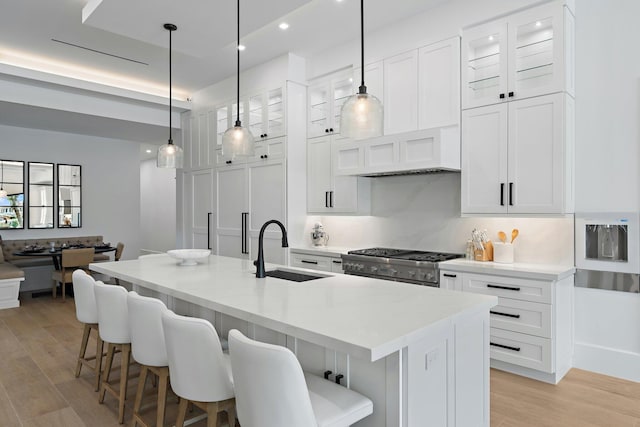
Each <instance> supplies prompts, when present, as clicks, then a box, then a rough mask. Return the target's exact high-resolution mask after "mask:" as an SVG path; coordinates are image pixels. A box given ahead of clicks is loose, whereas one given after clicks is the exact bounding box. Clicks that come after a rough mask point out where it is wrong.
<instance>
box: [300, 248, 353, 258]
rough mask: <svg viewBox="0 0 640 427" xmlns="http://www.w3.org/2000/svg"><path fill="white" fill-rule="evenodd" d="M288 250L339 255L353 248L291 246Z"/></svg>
mask: <svg viewBox="0 0 640 427" xmlns="http://www.w3.org/2000/svg"><path fill="white" fill-rule="evenodd" d="M289 250H290V251H294V252H297V253H301V254H308V255H325V256H335V257H339V256H340V255H342V254H346V253H347V252H349V251H351V250H353V248H343V247H340V246H292V247H291V248H289Z"/></svg>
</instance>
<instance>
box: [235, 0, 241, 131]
mask: <svg viewBox="0 0 640 427" xmlns="http://www.w3.org/2000/svg"><path fill="white" fill-rule="evenodd" d="M237 19H238V28H237V30H238V43H237V45H236V51H237V54H238V62H237V67H236V73H237V79H236V96H237V98H236V99H237V101H236V126H237V127H240V126H241V122H240V0H238V16H237Z"/></svg>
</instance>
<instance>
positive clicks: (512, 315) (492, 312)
mask: <svg viewBox="0 0 640 427" xmlns="http://www.w3.org/2000/svg"><path fill="white" fill-rule="evenodd" d="M489 313H491V314H495V315H497V316H504V317H513V318H514V319H519V318H520V315H519V314H510V313H500V312H499V311H492V310H489Z"/></svg>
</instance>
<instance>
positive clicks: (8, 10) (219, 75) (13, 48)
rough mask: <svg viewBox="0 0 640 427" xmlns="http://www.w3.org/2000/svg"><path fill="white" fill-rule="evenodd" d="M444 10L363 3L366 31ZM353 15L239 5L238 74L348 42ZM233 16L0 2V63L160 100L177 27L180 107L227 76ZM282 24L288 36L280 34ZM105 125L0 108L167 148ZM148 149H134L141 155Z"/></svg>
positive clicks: (232, 67) (127, 128)
mask: <svg viewBox="0 0 640 427" xmlns="http://www.w3.org/2000/svg"><path fill="white" fill-rule="evenodd" d="M448 1H450V0H393V1H391V0H367V1H366V2H365V31H375V30H376V29H379V28H381V27H384V26H387V25H389V24H391V23H393V22H396V21H400V20H402V19H406V18H409V17H410V16H413V15H415V14H418V13H421V12H424V11H426V10H428V9H430V8H433V7H435V6H436V5H439V4H442V3H445V2H448ZM359 6H360V2H359V1H358V0H342V1H338V0H277V1H273V0H272V1H267V0H241V43H242V44H244V45H246V46H247V49H246V50H245V51H244V52H243V53H242V55H241V68H242V69H246V68H250V67H253V66H255V65H258V64H260V63H263V62H266V61H268V60H270V59H272V58H275V57H278V56H280V55H282V54H284V53H286V52H292V53H295V54H298V55H300V56H303V57H308V56H310V55H313V54H314V53H317V52H322V51H325V50H327V49H329V48H330V47H332V46H336V45H339V44H341V43H344V42H347V41H351V40H354V39H357V38H358V37H359ZM235 7H236V2H234V1H226V2H220V1H214V0H208V1H207V0H190V1H188V2H185V1H176V0H134V1H131V0H55V1H53V0H0V10H2V13H0V63H7V64H13V65H17V66H22V67H26V68H33V69H38V70H40V71H45V72H47V71H48V72H51V73H54V74H60V75H61V74H65V75H67V76H76V77H77V78H80V79H82V78H86V77H81V76H83V75H84V76H87V75H90V76H92V78H94V79H95V80H94V81H98V82H99V81H100V78H102V77H105V78H107V79H108V80H105V84H107V85H111V86H120V87H123V88H127V89H134V90H135V88H136V87H138V88H139V90H140V91H143V92H145V91H147V89H148V91H147V93H154V94H156V95H158V94H159V95H161V96H164V95H163V93H166V94H167V95H168V62H169V57H168V45H169V34H168V32H167V30H165V29H164V28H163V24H165V23H167V22H169V23H173V24H175V25H177V26H178V30H177V31H175V32H174V33H173V35H172V37H173V52H172V54H173V91H174V97H177V98H182V99H186V98H187V97H190V96H191V94H193V93H194V92H196V91H198V90H200V89H202V88H204V87H206V86H209V85H211V84H213V83H216V82H218V81H221V80H223V79H225V78H227V77H229V76H231V75H233V74H234V73H235V71H236V60H235V59H236V51H235V43H236V42H235V37H236V11H235ZM83 20H84V22H83ZM281 22H287V23H288V24H289V25H290V27H289V29H287V30H286V31H283V30H281V29H279V28H278V24H280V23H281ZM54 40H57V41H54ZM100 52H102V53H100ZM21 64H23V65H21ZM67 70H68V72H67ZM114 122H116V120H112V119H105V118H100V117H93V116H85V115H80V114H72V113H66V112H62V111H54V110H45V109H40V108H36V107H29V106H21V105H17V104H11V103H0V123H1V124H7V125H11V126H21V127H33V128H39V129H48V130H54V131H61V132H70V133H78V134H87V135H96V136H104V137H108V138H116V139H128V140H132V141H150V140H153V139H157V141H159V143H163V141H164V140H165V139H166V138H165V136H166V135H164V134H163V130H162V128H160V127H157V126H144V125H140V124H135V123H128V122H124V121H117V122H118V123H114ZM165 132H166V131H165ZM156 134H157V138H156V136H155V135H156ZM151 135H153V136H151ZM147 148H150V147H149V146H146V145H145V146H142V145H141V153H142V154H143V155H146V153H145V150H146V149H147ZM152 151H155V149H153V150H152ZM153 155H154V154H151V156H153Z"/></svg>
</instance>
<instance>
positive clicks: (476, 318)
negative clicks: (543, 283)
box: [90, 254, 497, 427]
mask: <svg viewBox="0 0 640 427" xmlns="http://www.w3.org/2000/svg"><path fill="white" fill-rule="evenodd" d="M274 268H276V266H274V265H268V264H267V270H271V269H274ZM279 268H282V269H286V270H292V271H299V272H306V273H309V274H314V275H320V274H319V273H318V272H315V271H311V270H303V269H292V268H288V267H279ZM90 269H91V270H93V271H96V272H99V273H103V274H107V275H109V276H112V277H116V278H118V279H120V280H125V281H128V282H131V283H133V284H134V289H135V290H137V291H138V292H140V293H142V294H146V295H152V296H157V297H159V298H161V299H162V300H163V301H165V303H166V304H167V306H168V307H169V308H171V309H173V310H174V311H176V312H178V313H182V314H190V315H198V316H201V317H207V318H209V320H211V321H212V323H214V325H215V326H216V329H217V330H218V332H219V333H220V334H221V335H226V333H227V332H228V330H229V329H231V328H237V329H240V330H241V331H242V332H244V333H245V334H247V335H249V336H250V337H253V338H254V339H258V340H262V341H267V342H272V343H276V344H281V345H286V346H287V347H289V348H290V349H291V350H292V351H293V352H294V353H296V355H297V357H298V359H299V360H300V362H301V364H302V366H303V368H304V369H305V370H307V371H310V372H313V373H316V374H318V375H323V374H324V373H325V372H326V371H328V370H330V371H332V373H331V374H330V375H329V378H330V380H332V381H334V380H335V378H336V375H342V377H341V378H340V379H341V384H343V385H345V386H347V387H350V388H352V389H354V390H357V391H358V392H360V393H362V394H364V395H366V396H368V397H369V398H371V400H372V401H373V402H374V413H373V414H372V415H370V416H369V417H367V418H365V419H364V420H362V421H360V422H359V423H357V424H356V425H357V426H375V427H383V426H389V427H394V426H398V427H400V426H434V427H440V426H447V427H448V426H473V427H477V426H487V427H488V426H489V308H490V307H493V306H495V305H496V304H497V298H496V297H493V296H487V295H476V294H470V293H461V292H456V291H448V290H443V289H436V288H429V287H424V286H417V285H411V284H404V283H398V282H391V281H386V280H377V279H371V278H365V277H357V276H347V275H342V274H335V273H321V275H322V276H326V277H323V278H320V279H316V280H311V281H308V282H302V283H296V282H291V281H287V280H281V279H275V278H271V277H267V278H264V279H256V278H255V274H254V273H255V267H254V266H253V264H252V262H251V261H249V260H243V259H238V258H228V257H221V256H215V255H212V256H210V257H209V258H208V259H206V261H205V262H204V263H201V264H198V265H196V266H179V265H177V262H176V260H175V259H173V258H170V257H169V256H167V255H164V254H163V255H148V256H144V257H141V258H139V259H138V260H131V261H118V262H105V263H94V264H91V265H90Z"/></svg>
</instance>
